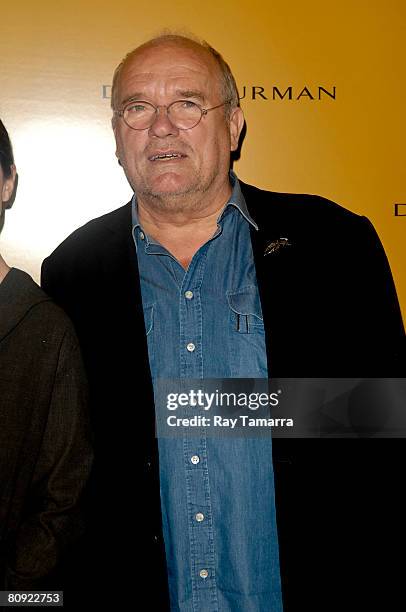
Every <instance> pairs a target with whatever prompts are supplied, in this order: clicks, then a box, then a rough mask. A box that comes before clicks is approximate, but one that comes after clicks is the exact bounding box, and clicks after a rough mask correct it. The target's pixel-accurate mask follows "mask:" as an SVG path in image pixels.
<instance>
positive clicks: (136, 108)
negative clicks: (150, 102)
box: [125, 103, 147, 114]
mask: <svg viewBox="0 0 406 612" xmlns="http://www.w3.org/2000/svg"><path fill="white" fill-rule="evenodd" d="M125 110H126V111H127V113H131V114H135V113H142V112H144V111H146V110H147V107H146V106H145V104H138V103H134V104H129V106H127V107H126V109H125Z"/></svg>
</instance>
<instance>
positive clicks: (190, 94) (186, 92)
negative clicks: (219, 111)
mask: <svg viewBox="0 0 406 612" xmlns="http://www.w3.org/2000/svg"><path fill="white" fill-rule="evenodd" d="M175 94H176V95H177V96H179V98H178V99H179V100H180V99H182V100H187V99H188V98H196V99H197V100H200V102H205V100H206V98H205V96H204V95H203V93H202V92H201V91H197V90H194V89H177V90H176V91H175ZM144 99H145V94H143V93H141V92H136V93H133V94H131V96H128V98H125V99H124V100H123V101H122V102H121V106H122V107H124V106H125V105H126V104H128V102H132V101H134V100H144Z"/></svg>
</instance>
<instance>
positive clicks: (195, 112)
mask: <svg viewBox="0 0 406 612" xmlns="http://www.w3.org/2000/svg"><path fill="white" fill-rule="evenodd" d="M229 103H230V100H226V101H225V102H222V103H221V104H217V106H212V107H211V108H202V107H201V106H199V105H198V104H196V102H191V101H190V100H175V102H172V103H171V104H168V106H163V105H160V106H154V105H153V104H150V103H149V102H144V100H135V101H133V102H129V103H128V104H127V105H126V106H125V107H124V108H123V110H115V111H114V113H115V114H116V115H118V116H119V117H122V118H123V119H124V121H125V123H126V124H127V125H128V127H130V128H131V129H132V130H146V129H148V128H150V127H151V125H152V124H153V123H154V121H155V119H156V117H157V115H158V112H159V109H160V108H165V109H166V114H167V116H168V118H169V121H170V122H171V123H172V125H173V126H174V127H176V128H178V129H179V130H190V129H191V128H194V127H196V125H197V124H198V123H199V122H200V120H201V118H202V117H203V115H207V113H208V112H209V111H211V110H214V109H215V108H220V107H221V106H224V105H225V104H229Z"/></svg>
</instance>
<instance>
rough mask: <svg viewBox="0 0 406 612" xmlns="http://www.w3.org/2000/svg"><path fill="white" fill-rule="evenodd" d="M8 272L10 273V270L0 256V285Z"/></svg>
mask: <svg viewBox="0 0 406 612" xmlns="http://www.w3.org/2000/svg"><path fill="white" fill-rule="evenodd" d="M9 271H10V268H9V267H8V265H7V264H6V262H5V261H4V259H3V258H2V256H1V255H0V283H1V282H2V281H3V280H4V278H5V277H6V275H7V273H8V272H9Z"/></svg>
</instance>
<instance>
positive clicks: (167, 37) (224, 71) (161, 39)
mask: <svg viewBox="0 0 406 612" xmlns="http://www.w3.org/2000/svg"><path fill="white" fill-rule="evenodd" d="M165 42H173V43H178V44H182V43H183V44H185V43H186V44H188V43H189V44H190V43H191V42H192V43H195V44H196V45H198V46H200V47H201V48H202V49H204V50H205V51H208V52H209V53H210V55H211V56H212V57H213V58H214V59H215V61H216V63H217V65H218V67H219V68H220V74H221V81H222V83H221V91H222V94H223V96H224V100H229V104H226V107H225V108H226V113H227V116H229V114H230V111H231V110H232V109H233V108H235V107H237V106H239V105H240V99H239V96H238V89H237V85H236V82H235V79H234V76H233V73H232V72H231V69H230V66H229V65H228V64H227V62H226V61H225V60H224V59H223V57H222V55H221V53H219V52H218V51H216V49H214V48H213V47H212V46H211V45H209V43H207V42H206V41H205V40H199V39H198V38H196V37H194V36H192V35H187V36H185V35H183V34H161V35H160V36H156V37H154V38H151V39H150V40H148V41H147V42H145V43H143V44H142V45H140V46H139V47H136V48H135V49H133V50H132V51H130V52H129V53H127V55H126V56H125V57H124V58H123V59H122V60H121V62H120V63H119V65H118V66H117V68H116V69H115V71H114V75H113V83H112V87H111V108H112V109H113V110H117V109H116V96H117V83H118V78H119V76H120V73H121V70H122V68H123V66H124V65H125V64H126V62H127V60H128V59H129V58H130V57H131V56H132V55H133V54H134V53H136V51H138V49H141V48H142V47H149V46H156V45H159V44H160V43H165Z"/></svg>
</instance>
